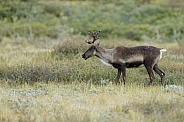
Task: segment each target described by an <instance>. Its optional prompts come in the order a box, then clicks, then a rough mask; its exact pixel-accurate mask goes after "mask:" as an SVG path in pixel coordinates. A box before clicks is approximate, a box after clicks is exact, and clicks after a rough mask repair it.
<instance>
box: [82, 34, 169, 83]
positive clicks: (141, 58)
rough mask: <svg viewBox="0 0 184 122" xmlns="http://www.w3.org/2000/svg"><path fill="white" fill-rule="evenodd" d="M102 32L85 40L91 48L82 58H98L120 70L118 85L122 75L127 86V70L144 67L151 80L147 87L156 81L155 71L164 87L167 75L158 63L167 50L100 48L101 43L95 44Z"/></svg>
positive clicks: (148, 47) (153, 48) (119, 47)
mask: <svg viewBox="0 0 184 122" xmlns="http://www.w3.org/2000/svg"><path fill="white" fill-rule="evenodd" d="M100 32H101V31H91V32H89V34H90V36H91V37H92V38H93V40H92V41H89V39H87V40H85V42H86V43H87V44H90V45H91V46H90V47H89V49H88V50H87V51H86V52H85V53H84V54H83V55H82V58H84V59H85V60H87V59H88V58H90V57H93V56H96V57H98V58H99V59H100V60H101V62H103V63H104V64H106V65H112V66H113V67H114V68H116V69H117V70H118V73H117V77H116V82H115V83H116V84H118V83H121V81H120V76H121V74H122V79H123V83H124V86H125V80H126V68H135V67H139V66H141V65H144V66H145V68H146V70H147V73H148V75H149V79H150V80H149V82H148V84H147V85H151V84H152V82H153V80H154V79H155V76H154V73H153V71H155V72H156V73H157V74H158V75H159V76H160V78H161V85H162V86H164V78H165V73H164V72H163V71H162V70H161V69H160V68H159V66H158V63H159V61H160V59H161V58H162V52H166V49H164V48H157V47H154V46H136V47H124V46H118V47H115V48H113V49H105V48H102V47H100V45H99V43H97V44H95V41H96V40H98V39H99V34H100Z"/></svg>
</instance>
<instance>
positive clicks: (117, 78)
mask: <svg viewBox="0 0 184 122" xmlns="http://www.w3.org/2000/svg"><path fill="white" fill-rule="evenodd" d="M120 76H121V69H119V68H118V75H117V77H116V85H118V83H119V82H120V81H119V79H120Z"/></svg>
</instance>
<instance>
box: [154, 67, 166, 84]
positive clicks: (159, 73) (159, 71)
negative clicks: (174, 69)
mask: <svg viewBox="0 0 184 122" xmlns="http://www.w3.org/2000/svg"><path fill="white" fill-rule="evenodd" d="M153 70H154V71H155V72H156V73H157V74H158V75H159V76H160V78H161V83H162V86H164V79H165V73H164V72H163V71H162V70H161V69H159V67H158V64H155V65H154V67H153Z"/></svg>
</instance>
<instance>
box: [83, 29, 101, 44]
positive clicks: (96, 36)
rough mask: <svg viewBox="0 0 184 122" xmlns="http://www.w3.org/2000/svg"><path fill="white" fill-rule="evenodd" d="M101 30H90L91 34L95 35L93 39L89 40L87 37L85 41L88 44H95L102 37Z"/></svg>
mask: <svg viewBox="0 0 184 122" xmlns="http://www.w3.org/2000/svg"><path fill="white" fill-rule="evenodd" d="M100 32H101V31H100V30H99V31H98V32H97V31H91V32H89V34H90V36H91V37H93V41H89V39H87V40H85V42H86V43H88V44H94V42H95V41H96V40H98V39H99V38H100V37H99V34H100Z"/></svg>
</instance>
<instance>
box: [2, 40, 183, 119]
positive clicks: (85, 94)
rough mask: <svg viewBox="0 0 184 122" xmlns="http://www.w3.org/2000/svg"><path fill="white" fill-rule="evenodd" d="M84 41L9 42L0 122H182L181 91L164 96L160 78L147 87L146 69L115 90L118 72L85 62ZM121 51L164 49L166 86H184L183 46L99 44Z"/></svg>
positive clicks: (162, 64)
mask: <svg viewBox="0 0 184 122" xmlns="http://www.w3.org/2000/svg"><path fill="white" fill-rule="evenodd" d="M18 40H19V41H18ZM21 40H22V41H21ZM40 40H44V39H40ZM83 40H84V37H68V38H64V39H62V40H59V42H58V40H50V41H48V39H45V41H35V42H30V41H26V39H20V38H15V39H9V38H5V39H4V40H3V41H2V42H1V48H0V55H1V56H0V62H1V63H0V121H14V122H18V121H19V122H20V121H24V122H25V121H27V122H30V121H35V122H45V121H67V122H68V121H72V122H73V121H77V122H81V121H82V122H86V121H91V122H95V121H97V122H99V121H105V122H111V121H117V122H118V121H131V122H148V121H159V122H168V121H171V122H173V121H176V122H182V121H184V117H183V112H184V97H183V96H184V92H183V91H179V92H175V91H174V92H172V91H168V92H166V91H164V90H163V89H162V88H161V83H160V78H159V77H158V75H156V74H155V75H156V79H155V81H154V83H153V85H152V86H150V87H145V86H144V84H146V83H147V82H148V80H149V78H148V75H147V72H146V70H145V68H144V67H142V68H135V69H128V70H127V81H126V86H125V87H124V86H122V85H120V86H116V85H114V79H115V77H116V74H117V71H116V69H114V68H112V67H106V66H104V65H103V64H102V63H101V62H100V61H99V60H98V59H97V58H95V57H94V58H91V59H89V60H87V61H85V60H84V59H82V58H81V55H82V53H83V52H84V51H85V50H86V49H87V48H88V47H89V45H87V44H85V43H84V41H83ZM17 41H18V42H19V43H17ZM15 42H16V43H15ZM71 44H72V45H71ZM118 45H124V46H137V45H155V46H157V47H164V48H166V49H167V50H168V51H167V52H166V53H164V54H163V58H162V60H161V61H160V67H161V69H163V71H165V73H166V84H167V85H177V86H181V87H183V86H184V82H183V79H184V63H183V60H184V53H183V52H184V51H183V47H182V46H179V45H178V44H177V43H164V44H163V43H157V44H154V43H151V42H149V43H148V42H133V41H130V40H124V39H112V40H101V46H102V47H106V48H112V47H115V46H118Z"/></svg>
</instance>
